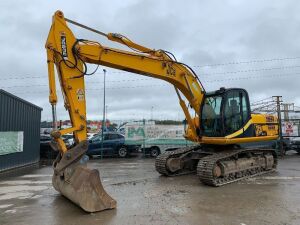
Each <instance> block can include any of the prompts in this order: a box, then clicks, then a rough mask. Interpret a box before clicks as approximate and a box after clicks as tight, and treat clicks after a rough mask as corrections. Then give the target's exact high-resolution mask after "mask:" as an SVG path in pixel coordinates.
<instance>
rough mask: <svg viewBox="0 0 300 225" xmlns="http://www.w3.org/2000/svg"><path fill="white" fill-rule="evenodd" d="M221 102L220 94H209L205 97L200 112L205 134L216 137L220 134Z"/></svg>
mask: <svg viewBox="0 0 300 225" xmlns="http://www.w3.org/2000/svg"><path fill="white" fill-rule="evenodd" d="M221 103H222V96H211V97H207V98H206V99H205V102H204V105H203V108H202V114H201V120H202V121H201V122H202V123H201V124H202V126H203V131H204V135H205V136H210V137H212V136H214V137H216V136H221V134H222V115H221V105H222V104H221Z"/></svg>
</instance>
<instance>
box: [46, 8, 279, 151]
mask: <svg viewBox="0 0 300 225" xmlns="http://www.w3.org/2000/svg"><path fill="white" fill-rule="evenodd" d="M63 38H65V46H66V50H67V58H65V59H66V60H68V61H69V63H68V65H69V66H72V64H75V63H76V61H75V58H74V55H73V54H72V47H73V45H74V44H75V42H76V38H75V36H74V35H73V33H72V31H71V30H70V29H69V27H68V26H67V24H66V21H65V18H64V15H63V13H62V12H61V11H57V12H56V13H55V14H54V16H53V21H52V26H51V29H50V32H49V36H48V39H47V42H46V49H47V59H48V74H49V89H50V95H49V100H50V103H51V104H52V105H56V103H57V96H56V88H55V76H54V64H55V65H56V68H57V73H58V77H59V81H60V85H61V89H62V91H63V96H64V102H65V107H66V109H67V110H68V112H69V115H70V118H71V121H72V128H68V129H64V130H60V131H59V133H57V134H58V135H56V136H55V135H54V136H55V137H56V139H57V140H61V139H60V137H57V136H59V134H61V135H62V134H65V133H69V132H74V135H75V141H76V143H79V142H81V141H83V140H86V138H87V136H86V101H85V87H84V76H81V72H80V71H79V70H81V71H82V70H83V64H82V62H81V61H77V63H78V64H77V68H69V67H68V66H67V65H66V64H65V62H64V61H62V59H63V58H62V55H63V54H65V53H66V52H65V49H63V47H62V46H63V45H62V42H63V41H62V39H63ZM107 38H108V39H109V40H111V41H114V42H118V43H121V44H123V45H126V46H128V47H130V48H131V49H135V50H137V52H133V51H124V50H120V49H115V48H110V47H106V46H103V45H101V44H100V43H98V42H94V41H81V42H79V43H77V44H76V46H75V49H76V50H77V51H78V53H79V55H80V58H81V59H82V60H83V61H84V62H86V63H93V64H98V65H103V66H107V67H111V68H115V69H120V70H124V71H128V72H133V73H137V74H141V75H145V76H149V77H153V78H158V79H162V80H165V81H167V82H169V83H170V84H172V85H174V87H175V89H176V91H177V90H179V91H180V92H181V94H183V95H184V97H185V98H186V99H187V100H188V102H189V103H190V106H191V107H192V108H193V109H194V111H195V116H196V117H194V118H192V116H191V115H190V112H189V109H188V107H187V105H186V103H185V102H184V100H183V99H182V98H181V96H180V93H179V92H178V97H179V103H180V106H181V107H182V109H183V112H184V114H185V117H186V119H187V122H188V128H187V130H186V134H185V137H186V138H187V139H189V140H192V141H195V142H199V143H213V144H231V143H241V142H248V141H257V140H267V139H274V136H273V135H272V137H260V138H259V139H257V138H254V137H253V138H245V139H244V138H243V140H241V138H234V137H236V136H237V134H240V133H241V132H242V131H241V130H240V131H237V132H235V134H232V135H228V136H226V137H220V138H207V137H199V136H198V135H197V132H196V130H197V128H199V127H200V124H199V117H201V115H200V106H201V103H202V100H203V97H204V95H205V93H204V89H203V87H202V86H201V83H200V81H198V80H197V79H196V77H195V75H194V74H193V73H192V72H191V71H190V70H189V69H188V67H186V66H185V65H183V64H181V63H178V62H176V61H174V60H172V59H170V57H169V56H168V55H167V54H166V53H165V52H163V51H162V50H154V49H150V48H147V47H144V46H141V45H139V44H136V43H134V42H132V41H130V40H129V39H128V38H126V37H124V36H122V35H118V34H113V33H109V34H108V35H107ZM75 77H79V78H75ZM256 120H259V118H256V117H254V118H252V122H253V123H255V121H256ZM250 124H251V121H249V123H247V125H246V126H250ZM242 130H243V129H242ZM59 145H60V148H61V149H62V150H61V151H62V152H65V151H66V150H65V149H66V148H65V146H64V143H63V142H62V141H59Z"/></svg>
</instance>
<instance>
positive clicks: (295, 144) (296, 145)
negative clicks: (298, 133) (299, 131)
mask: <svg viewBox="0 0 300 225" xmlns="http://www.w3.org/2000/svg"><path fill="white" fill-rule="evenodd" d="M291 149H292V150H295V151H296V152H297V153H298V154H300V138H294V139H293V140H292V141H291Z"/></svg>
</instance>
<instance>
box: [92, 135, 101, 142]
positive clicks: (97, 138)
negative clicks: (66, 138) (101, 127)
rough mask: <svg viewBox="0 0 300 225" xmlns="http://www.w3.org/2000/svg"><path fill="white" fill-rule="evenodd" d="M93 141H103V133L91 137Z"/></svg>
mask: <svg viewBox="0 0 300 225" xmlns="http://www.w3.org/2000/svg"><path fill="white" fill-rule="evenodd" d="M91 140H92V141H101V140H102V137H101V135H95V136H94V137H92V138H91Z"/></svg>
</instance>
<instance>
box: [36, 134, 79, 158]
mask: <svg viewBox="0 0 300 225" xmlns="http://www.w3.org/2000/svg"><path fill="white" fill-rule="evenodd" d="M71 138H72V139H71ZM51 141H52V137H51V136H50V135H48V134H41V136H40V158H41V159H55V158H56V156H57V154H58V151H54V150H53V149H52V148H51V146H50V143H51ZM63 141H64V142H65V144H66V146H67V147H70V146H71V145H72V143H73V135H72V136H70V135H66V136H65V135H63Z"/></svg>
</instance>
